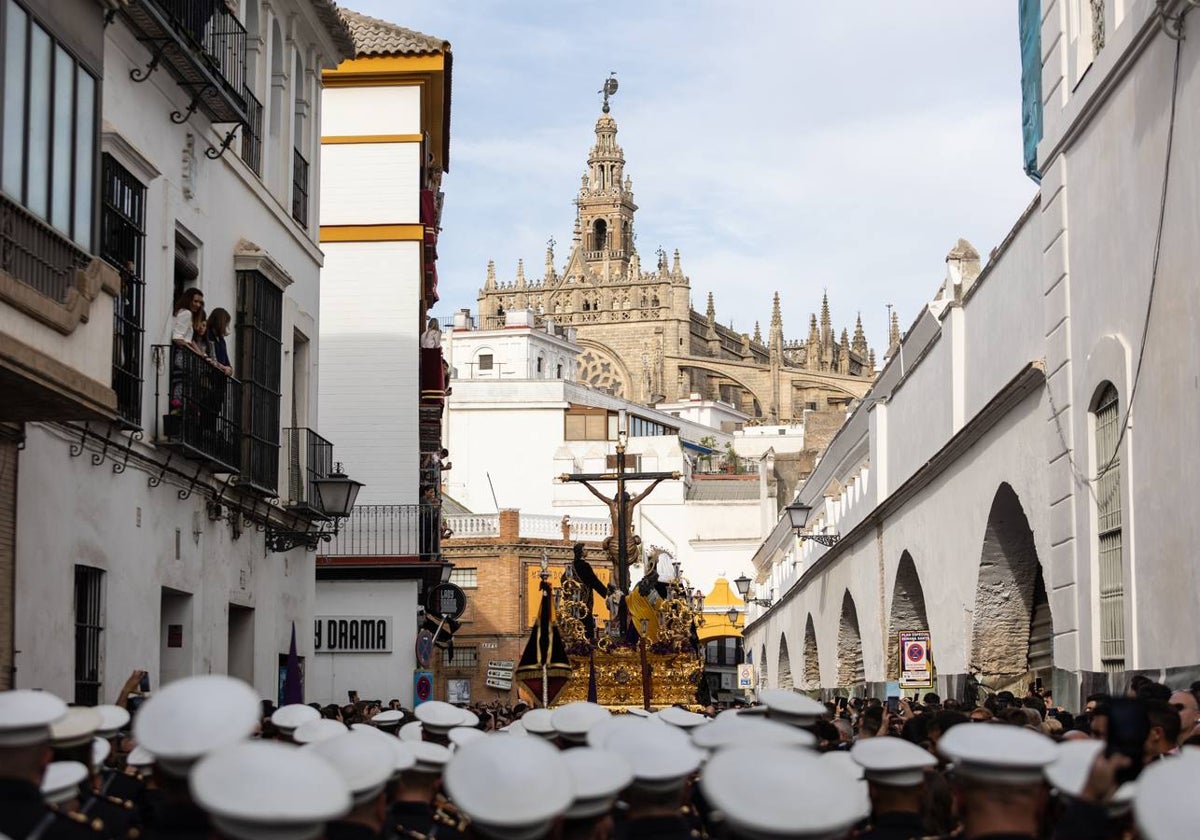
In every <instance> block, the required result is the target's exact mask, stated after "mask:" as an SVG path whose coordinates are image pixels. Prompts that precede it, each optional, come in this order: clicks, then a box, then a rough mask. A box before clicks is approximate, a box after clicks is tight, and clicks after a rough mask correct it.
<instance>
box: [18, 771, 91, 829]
mask: <svg viewBox="0 0 1200 840" xmlns="http://www.w3.org/2000/svg"><path fill="white" fill-rule="evenodd" d="M103 830H104V824H103V823H102V822H101V821H100V820H99V819H96V818H89V817H86V816H84V815H82V814H75V813H70V812H66V811H60V810H58V809H55V808H50V807H48V806H47V805H46V803H45V802H43V801H42V791H41V790H40V789H39V788H38V786H37V785H35V784H33V782H24V781H20V780H18V779H0V834H4V835H7V836H8V837H11V838H12V840H99V838H101V837H102V836H103V834H102V832H103Z"/></svg>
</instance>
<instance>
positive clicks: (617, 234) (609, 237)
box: [575, 77, 637, 278]
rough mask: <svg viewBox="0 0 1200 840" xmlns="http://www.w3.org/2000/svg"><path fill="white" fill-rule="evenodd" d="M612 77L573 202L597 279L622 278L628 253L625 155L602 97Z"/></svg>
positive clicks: (629, 200)
mask: <svg viewBox="0 0 1200 840" xmlns="http://www.w3.org/2000/svg"><path fill="white" fill-rule="evenodd" d="M616 89H617V80H616V79H615V78H611V77H610V78H609V79H608V81H607V82H605V85H604V89H603V90H602V92H603V93H604V107H603V113H602V114H601V115H600V119H598V120H596V142H595V144H593V146H592V149H591V151H590V152H589V153H588V169H587V173H585V174H584V176H583V181H582V184H581V185H580V187H579V197H578V198H577V199H576V200H575V205H576V206H577V207H578V208H579V218H578V224H579V229H580V234H581V236H582V240H583V241H582V243H581V244H582V249H581V250H582V255H583V259H584V262H586V263H587V265H588V266H589V267H590V268H591V269H592V270H593V271H594V272H596V274H597V275H598V276H600V277H605V276H606V275H607V276H608V277H614V278H615V277H623V276H625V275H626V274H627V272H628V269H629V261H630V259H631V258H632V256H633V252H634V244H633V214H634V212H636V211H637V205H636V204H634V203H633V181H632V180H631V179H630V178H629V177H627V176H626V175H625V153H624V152H623V151H622V150H621V147H620V146H618V145H617V121H616V120H614V119H613V118H612V115H611V114H609V112H608V110H609V108H608V97H609V95H611V94H612V93H615V92H616Z"/></svg>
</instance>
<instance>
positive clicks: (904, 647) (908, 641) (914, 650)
mask: <svg viewBox="0 0 1200 840" xmlns="http://www.w3.org/2000/svg"><path fill="white" fill-rule="evenodd" d="M900 688H901V689H909V688H933V659H932V658H931V656H930V637H929V631H928V630H918V631H913V632H901V633H900Z"/></svg>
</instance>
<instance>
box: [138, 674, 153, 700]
mask: <svg viewBox="0 0 1200 840" xmlns="http://www.w3.org/2000/svg"><path fill="white" fill-rule="evenodd" d="M138 691H140V692H142V694H145V693H147V692H148V691H150V672H149V671H142V678H141V679H140V680H139V681H138Z"/></svg>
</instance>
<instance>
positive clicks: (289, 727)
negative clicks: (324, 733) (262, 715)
mask: <svg viewBox="0 0 1200 840" xmlns="http://www.w3.org/2000/svg"><path fill="white" fill-rule="evenodd" d="M320 719H321V713H320V712H318V711H317V710H316V709H314V708H313V707H312V706H307V705H305V704H304V703H289V704H288V705H286V706H280V707H279V708H278V709H276V710H275V711H274V713H273V714H272V715H271V723H273V724H275V728H276V729H278V730H279V731H280V732H282V733H283V734H284V735H291V734H292V733H293V732H295V731H296V730H297V729H299V728H300V727H301V726H302V725H303V724H306V723H308V722H309V721H310V720H320Z"/></svg>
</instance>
